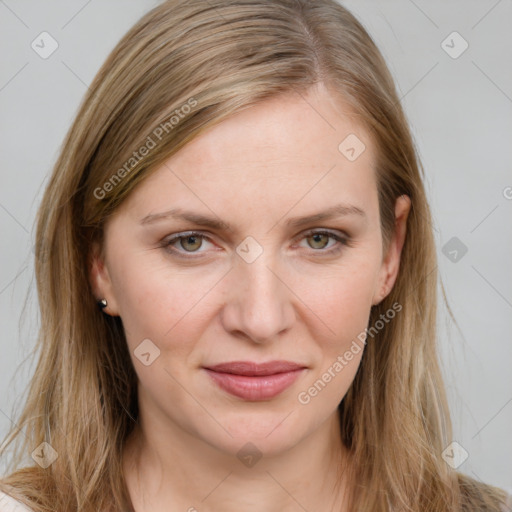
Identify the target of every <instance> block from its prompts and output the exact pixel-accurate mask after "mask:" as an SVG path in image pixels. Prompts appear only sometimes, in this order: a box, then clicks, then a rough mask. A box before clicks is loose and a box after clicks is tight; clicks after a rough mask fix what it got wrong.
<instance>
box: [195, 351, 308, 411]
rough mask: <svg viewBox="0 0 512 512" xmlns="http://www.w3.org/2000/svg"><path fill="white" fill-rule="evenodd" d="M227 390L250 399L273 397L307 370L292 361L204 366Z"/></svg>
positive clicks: (239, 362) (242, 362)
mask: <svg viewBox="0 0 512 512" xmlns="http://www.w3.org/2000/svg"><path fill="white" fill-rule="evenodd" d="M204 370H205V371H206V372H207V373H208V375H209V376H210V378H211V379H212V380H213V382H215V384H217V386H219V387H220V388H221V389H223V390H224V391H226V392H228V393H229V394H231V395H233V396H236V397H238V398H242V399H243V400H248V401H262V400H270V399H271V398H274V397H276V396H277V395H279V394H281V393H282V392H283V391H285V390H286V389H287V388H289V387H290V386H291V385H292V384H293V383H294V382H295V381H296V380H297V378H298V377H299V376H300V375H301V374H302V373H303V371H304V370H306V366H304V365H301V364H297V363H294V362H291V361H269V362H266V363H260V364H258V363H254V362H251V361H233V362H229V363H221V364H217V365H215V366H209V367H204Z"/></svg>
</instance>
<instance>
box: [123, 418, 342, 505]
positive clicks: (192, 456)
mask: <svg viewBox="0 0 512 512" xmlns="http://www.w3.org/2000/svg"><path fill="white" fill-rule="evenodd" d="M151 427H152V428H151V429H150V430H148V428H147V425H146V422H145V421H144V417H143V415H141V417H140V422H139V424H138V425H137V428H136V429H135V430H134V431H133V432H132V434H131V435H130V437H129V438H128V440H127V442H126V445H125V449H124V460H123V467H124V472H125V478H126V484H127V487H128V491H129V493H130V496H131V499H132V503H133V506H134V509H135V511H136V512H139V511H143V510H149V509H150V510H152V511H153V512H160V511H164V510H165V511H167V510H169V509H172V510H184V511H187V512H210V511H211V512H213V511H218V510H223V511H224V512H231V511H235V510H236V511H237V512H238V511H239V510H244V511H247V512H277V511H279V512H288V511H290V512H291V511H296V510H299V509H301V508H302V509H303V510H329V511H331V510H332V511H334V510H335V511H337V512H338V511H345V510H347V509H346V505H345V504H344V503H345V501H346V500H345V496H346V490H347V487H348V486H347V483H346V475H347V473H348V472H347V471H345V469H346V468H347V466H348V454H347V451H346V449H345V448H344V447H343V445H342V443H341V438H340V424H339V415H338V413H337V411H336V413H335V414H333V415H332V417H331V418H329V419H328V420H327V421H326V422H324V424H323V425H321V426H320V427H319V428H318V429H317V430H316V431H315V432H314V433H313V434H311V435H310V436H308V437H307V438H305V439H303V440H302V441H301V442H300V443H298V444H297V445H295V446H294V447H293V448H291V449H289V450H287V451H286V452H285V453H280V454H278V455H274V456H272V457H262V458H261V459H259V460H258V461H257V462H256V463H254V460H255V459H254V460H252V459H251V458H250V457H251V456H254V454H251V450H250V449H249V450H248V452H247V453H248V454H249V457H241V458H237V457H233V456H232V455H231V454H226V453H223V452H221V451H219V450H218V449H217V448H215V447H212V446H211V445H209V444H207V443H205V442H204V441H203V440H201V439H198V438H195V437H193V436H191V435H190V433H188V432H185V431H183V430H181V429H179V428H176V426H170V425H168V424H166V425H164V424H161V425H159V428H156V429H155V428H154V427H155V426H154V425H152V426H151ZM148 431H150V432H151V435H150V436H148V435H146V432H148ZM242 459H246V460H245V462H244V461H242Z"/></svg>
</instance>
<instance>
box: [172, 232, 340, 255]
mask: <svg viewBox="0 0 512 512" xmlns="http://www.w3.org/2000/svg"><path fill="white" fill-rule="evenodd" d="M298 241H299V242H302V241H305V242H306V243H307V245H308V247H306V249H308V248H309V249H310V250H312V252H314V253H317V254H322V255H323V254H326V255H327V254H335V253H338V252H339V251H340V250H341V249H342V248H343V246H350V239H349V237H348V235H339V234H337V233H333V232H331V231H325V230H324V231H309V232H307V233H304V234H301V235H300V237H298ZM330 242H332V243H330ZM205 243H207V244H211V245H213V244H212V243H211V242H210V241H209V239H208V237H207V236H206V235H204V234H203V233H200V232H196V231H189V232H185V233H179V234H176V235H173V236H171V237H169V238H167V239H165V240H163V242H162V246H163V247H164V249H165V250H166V251H167V252H170V253H172V254H173V255H175V256H177V257H181V258H195V257H201V256H200V255H201V254H203V253H204V252H207V249H208V248H205V249H204V250H200V249H202V248H204V245H205ZM329 243H330V245H329ZM301 247H304V245H301ZM195 255H197V256H195Z"/></svg>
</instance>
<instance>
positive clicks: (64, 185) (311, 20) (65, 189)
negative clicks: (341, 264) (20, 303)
mask: <svg viewBox="0 0 512 512" xmlns="http://www.w3.org/2000/svg"><path fill="white" fill-rule="evenodd" d="M318 83H324V84H326V85H328V86H329V87H330V89H331V90H332V91H335V92H336V93H339V94H340V97H342V98H343V99H344V101H346V102H347V103H348V104H349V105H350V106H351V108H352V109H353V111H354V112H355V114H356V116H357V119H358V121H359V122H360V123H361V126H363V127H364V128H365V129H366V130H367V131H368V133H369V134H370V136H371V137H372V142H373V143H374V145H375V148H376V155H377V156H376V159H377V161H376V169H377V181H378V189H379V205H380V212H381V220H382V232H383V235H384V240H385V245H387V241H388V240H389V237H390V235H391V233H392V231H393V227H394V204H395V200H396V198H397V197H398V196H400V195H402V194H406V195H408V196H409V197H410V198H411V201H412V209H411V212H410V215H409V217H408V220H407V238H406V242H405V245H404V248H403V253H402V263H401V269H400V272H399V275H398V278H397V282H396V284H395V286H394V288H393V290H392V291H391V293H390V295H389V296H388V297H387V298H386V299H385V300H384V301H383V302H382V303H380V304H379V305H378V306H375V307H374V308H372V312H371V317H370V325H373V324H374V323H375V321H376V320H377V319H378V318H379V317H380V315H381V314H383V313H385V312H386V311H388V310H389V309H390V308H392V305H393V304H394V303H399V304H401V305H402V307H403V310H402V311H401V313H400V315H397V316H396V318H395V319H394V320H393V321H392V322H389V323H387V324H386V326H385V328H384V329H382V330H380V331H379V332H378V333H377V334H376V335H375V337H374V338H373V339H372V340H371V341H369V342H368V344H367V346H366V349H365V353H364V356H363V359H362V362H361V366H360V368H359V371H358V373H357V375H356V377H355V380H354V382H353V385H352V386H351V388H350V390H349V391H348V393H347V395H346V397H345V399H344V400H343V401H342V403H341V404H340V418H341V425H342V430H341V436H342V440H343V442H344V444H345V445H346V446H347V447H348V448H349V451H350V453H351V456H352V459H353V463H352V465H351V471H352V476H353V478H354V480H353V481H355V482H357V485H356V486H355V488H354V489H353V492H352V497H351V499H352V505H351V508H350V509H351V510H368V511H370V510H371V511H372V512H379V511H389V510H401V511H404V512H405V511H411V512H412V511H414V512H420V511H425V510H429V511H435V512H444V511H446V512H447V511H462V510H464V511H469V510H474V511H476V510H479V511H481V510H492V511H497V510H499V505H500V504H501V503H503V502H504V493H502V491H500V490H498V489H496V488H493V487H490V486H487V485H484V484H481V483H477V482H476V481H474V480H472V479H470V478H469V477H466V476H463V475H461V474H458V473H456V472H455V471H453V470H451V469H450V467H448V466H447V464H446V463H445V462H444V461H443V459H442V457H441V453H442V451H443V450H444V449H445V447H446V446H447V445H448V444H449V442H450V441H451V426H450V420H449V414H448V409H447V403H446V398H445V394H444V387H443V383H442V378H441V373H440V369H439V363H438V358H437V353H436V303H437V297H436V287H437V279H438V277H437V272H436V268H437V267H436V251H435V244H434V239H433V235H432V226H431V216H430V211H429V206H428V204H427V200H426V196H425V191H424V187H423V183H422V174H423V170H422V169H421V165H420V163H419V159H418V156H417V154H416V150H415V148H414V144H413V141H412V138H411V135H410V131H409V127H408V124H407V121H406V118H405V116H404V113H403V111H402V108H401V105H400V101H399V98H398V95H397V92H396V90H395V85H394V82H393V79H392V77H391V75H390V73H389V71H388V69H387V67H386V64H385V61H384V59H383V58H382V56H381V54H380V52H379V51H378V49H377V48H376V46H375V44H374V42H373V41H372V39H371V38H370V36H369V35H368V34H367V32H366V31H365V29H364V28H363V27H362V25H361V24H360V23H359V22H358V21H357V20H356V18H355V17H354V16H353V15H352V14H350V13H349V12H348V11H347V10H346V9H345V8H343V7H342V6H341V5H339V4H337V3H336V2H335V1H333V0H315V1H306V0H273V1H261V0H204V1H191V2H182V1H178V0H170V1H167V2H164V3H162V4H161V5H159V6H158V7H156V8H155V9H153V10H152V11H150V12H149V13H147V14H146V15H145V16H144V17H143V18H142V19H141V20H140V21H139V22H138V23H137V24H136V25H135V26H134V27H133V28H132V29H131V30H130V31H129V32H128V33H127V34H126V35H125V36H124V37H123V38H122V40H121V41H120V42H119V44H118V45H117V46H116V48H115V49H114V50H113V51H112V53H111V54H110V55H109V57H108V58H107V60H106V62H105V63H104V65H103V66H102V68H101V69H100V71H99V72H98V74H97V76H96V77H95V79H94V81H93V83H92V85H91V86H90V88H89V91H88V93H87V95H86V97H85V99H84V101H83V103H82V105H81V108H80V110H79V113H78V115H77V117H76V120H75V122H74V123H73V125H72V127H71V129H70V130H69V133H68V135H67V137H66V140H65V143H64V146H63V148H62V151H61V153H60V156H59V158H58V160H57V162H56V165H55V168H54V170H53V174H52V176H51V178H50V180H49V183H48V185H47V188H46V190H45V194H44V197H43V200H42V203H41V206H40V209H39V211H38V216H37V233H36V267H35V272H36V279H37V291H38V302H39V307H40V312H41V327H40V333H39V338H38V343H37V350H38V352H39V356H38V363H37V368H36V371H35V374H34V376H33V378H32V380H31V383H30V386H29V388H28V396H27V400H26V403H25V406H24V409H23V411H22V413H21V415H20V417H19V419H18V420H17V421H16V427H13V428H12V429H11V431H10V432H9V433H8V435H7V437H6V440H5V442H4V446H3V448H2V453H6V450H7V447H8V446H9V445H10V444H11V443H13V441H16V443H15V448H16V449H15V451H14V455H13V457H12V462H11V467H10V469H9V470H10V471H12V473H10V474H9V475H8V476H5V477H4V478H3V479H2V480H0V488H1V489H3V490H4V491H5V492H9V493H10V494H12V495H13V496H15V497H18V498H19V499H20V500H21V501H23V502H24V503H26V504H27V505H29V506H31V507H32V508H34V510H36V511H37V512H53V511H55V510H58V511H59V512H71V511H77V510H80V511H82V512H89V511H91V512H93V511H94V512H97V511H98V510H109V511H113V512H117V511H128V510H133V508H132V506H131V502H130V499H129V496H128V492H127V489H126V486H125V483H124V480H123V471H122V453H123V446H124V441H125V440H126V438H127V436H128V435H129V434H130V432H131V431H132V429H133V427H134V426H135V424H136V421H137V417H138V406H137V394H136V382H137V377H136V374H135V371H134V368H133V366H132V363H131V359H130V356H129V353H128V349H127V344H126V339H125V335H124V332H123V328H122V324H121V321H120V319H119V318H117V317H111V316H108V315H104V314H102V313H101V312H99V311H98V308H97V305H96V299H95V297H94V296H93V293H92V290H91V287H90V283H89V274H88V273H89V263H90V262H89V258H88V255H89V251H90V248H91V244H92V243H93V241H99V242H101V240H102V226H103V224H104V222H105V220H106V218H107V217H108V216H109V215H111V214H112V213H113V212H114V211H115V210H116V208H117V207H118V206H119V205H120V204H121V203H122V202H123V201H124V200H125V199H126V198H127V196H128V195H129V194H130V192H131V191H132V190H133V189H134V188H135V187H137V185H138V184H139V183H140V182H141V181H142V180H144V179H146V178H147V177H148V176H149V175H150V173H151V172H153V171H154V170H156V169H157V168H158V167H159V166H160V165H161V164H162V163H163V162H164V161H165V160H166V159H168V158H169V157H170V156H171V155H172V154H174V153H175V152H176V151H178V150H179V149H180V148H181V147H183V146H184V145H185V144H186V143H187V142H189V141H190V140H192V139H193V138H195V137H197V136H198V135H199V134H201V133H202V132H204V131H205V130H206V129H207V128H210V127H211V126H213V125H215V124H218V123H220V122H221V121H222V120H224V119H226V118H227V117H229V116H231V115H233V114H234V113H236V112H240V111H241V110H243V109H246V108H249V107H251V106H253V105H255V104H257V103H259V102H261V101H264V100H265V99H266V98H270V97H274V96H276V95H278V94H282V93H289V92H291V91H295V92H297V93H299V94H301V93H303V92H305V91H307V90H308V88H310V87H311V86H313V85H314V84H318ZM185 106H188V107H187V108H185ZM157 134H158V135H157ZM150 139H151V141H152V143H154V146H153V145H152V144H151V143H150ZM340 142H341V141H340ZM150 146H151V147H150ZM142 147H146V148H149V151H144V152H142V150H141V148H142ZM134 152H136V153H137V155H139V156H140V154H141V153H144V156H143V157H141V158H136V157H134ZM22 429H23V430H24V434H23V435H20V434H21V433H22ZM44 441H45V442H47V443H49V444H50V445H51V446H52V447H53V449H54V450H55V451H56V452H57V453H58V458H57V459H56V460H55V461H54V462H53V463H52V464H51V465H50V466H49V467H47V468H46V469H43V468H42V467H40V466H39V465H37V464H34V465H32V466H26V467H20V464H21V460H22V458H23V456H24V455H26V454H27V453H31V452H32V451H33V450H34V448H35V447H37V446H39V445H40V444H41V443H42V442H44Z"/></svg>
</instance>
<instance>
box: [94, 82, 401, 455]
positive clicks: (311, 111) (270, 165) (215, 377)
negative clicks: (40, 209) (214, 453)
mask: <svg viewBox="0 0 512 512" xmlns="http://www.w3.org/2000/svg"><path fill="white" fill-rule="evenodd" d="M343 108H344V107H343V104H342V103H341V102H340V101H339V100H338V101H337V102H336V103H335V100H334V99H333V96H330V95H329V92H328V91H327V90H326V89H324V88H322V87H318V88H315V89H311V90H310V92H309V93H308V94H307V95H303V96H299V95H298V94H295V93H290V94H287V95H283V96H281V97H279V98H274V99H271V100H268V101H266V102H263V103H260V104H258V105H257V106H255V107H252V108H250V109H248V110H246V111H244V112H242V113H239V114H237V115H235V116H233V117H232V118H230V119H228V120H226V121H224V122H222V123H221V124H219V125H217V126H216V127H213V128H212V129H210V130H209V131H207V132H205V133H204V134H203V135H201V136H200V137H198V138H196V139H195V140H193V141H192V142H191V143H189V144H188V145H187V146H186V147H184V148H183V149H181V150H180V151H179V152H178V153H177V154H175V155H174V156H172V157H171V158H169V160H168V161H167V162H166V164H165V165H163V166H162V167H161V168H160V169H158V170H157V171H156V172H155V173H154V174H152V175H151V176H150V177H149V178H148V179H147V180H145V181H144V182H143V183H142V184H140V185H139V186H138V188H137V189H135V190H134V192H133V193H132V195H131V196H130V197H129V198H128V199H127V200H126V201H125V202H124V203H123V204H122V206H121V207H120V208H119V209H118V210H117V212H116V214H115V215H114V216H112V217H111V218H110V219H109V221H108V222H107V224H106V226H105V246H104V257H103V256H101V257H99V256H98V255H97V254H96V257H95V259H94V265H93V271H92V274H91V275H92V277H93V287H94V291H95V293H97V297H99V298H103V297H104V298H106V299H107V300H108V307H107V308H106V309H105V312H106V313H108V314H111V315H119V316H120V317H121V319H122V322H123V325H124V328H125V332H126V337H127V342H128V346H129V351H130V355H131V358H132V361H133V365H134V367H135V371H136V372H137V375H138V378H139V402H140V410H141V418H142V421H143V424H144V425H145V427H146V428H155V429H159V431H160V432H161V433H165V435H166V436H173V435H180V436H182V438H183V437H184V436H185V437H188V436H192V438H195V439H196V440H202V441H204V442H206V443H207V444H209V445H210V446H213V447H216V448H218V449H220V450H222V451H224V452H226V453H230V454H234V453H236V452H238V450H240V448H241V447H243V446H244V445H245V444H246V443H247V442H252V443H253V444H254V445H255V446H256V447H257V448H258V449H259V450H260V451H262V452H264V453H268V454H270V453H277V452H279V451H282V450H286V449H288V448H290V447H292V446H294V445H296V444H297V443H299V442H300V441H301V440H304V439H306V437H308V436H310V435H311V434H313V433H315V432H321V431H322V429H325V428H327V425H332V421H334V419H335V418H336V416H335V415H336V412H337V407H338V404H339V403H340V401H341V400H342V399H343V397H344V395H345V394H346V392H347V390H348V388H349V387H350V385H351V383H352V381H353V379H354V376H355V373H356V370H357V368H358V365H359V362H360V360H361V356H362V354H363V350H361V347H363V343H362V342H361V339H362V335H361V333H363V332H364V330H365V328H366V327H367V326H368V325H367V324H368V318H369V313H370V308H371V306H372V305H373V304H376V303H378V302H380V301H381V300H382V299H383V298H384V296H385V295H387V293H389V291H390V289H391V287H392V285H393V283H394V279H395V277H396V272H397V268H398V261H399V253H400V250H401V245H402V243H403V236H404V223H405V218H406V214H407V209H408V202H406V198H405V199H400V200H399V201H397V206H396V214H397V217H398V221H397V231H396V236H395V238H394V241H393V243H392V244H391V248H390V250H389V252H388V253H387V254H383V248H382V234H381V230H380V218H379V205H378V197H377V187H376V179H375V171H374V168H373V167H374V163H375V159H374V152H373V148H372V145H371V143H370V139H369V137H368V135H367V133H365V132H364V131H363V130H362V129H361V128H360V127H359V126H357V125H354V124H352V122H351V121H350V120H349V118H348V117H347V116H346V113H344V110H343ZM347 137H348V139H347ZM362 143H364V145H365V146H366V148H365V149H364V148H363V146H362ZM340 144H341V145H340ZM166 212H170V213H169V214H166ZM315 233H316V234H315ZM178 236H181V238H178ZM354 342H355V343H356V344H354ZM370 342H371V340H370ZM356 347H359V350H357V348H356ZM347 353H350V354H352V356H351V357H350V354H347ZM276 361H280V362H283V361H286V362H288V363H290V364H292V365H295V366H282V365H280V364H275V365H272V364H269V365H268V366H259V365H262V364H263V363H271V362H276ZM342 361H343V362H342ZM238 362H245V363H247V364H245V365H244V364H230V363H238ZM336 363H338V364H336ZM220 364H226V366H225V367H218V368H217V371H214V370H211V368H213V367H214V366H216V365H220ZM255 374H257V375H255ZM315 383H316V384H315Z"/></svg>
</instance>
